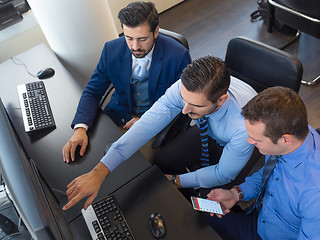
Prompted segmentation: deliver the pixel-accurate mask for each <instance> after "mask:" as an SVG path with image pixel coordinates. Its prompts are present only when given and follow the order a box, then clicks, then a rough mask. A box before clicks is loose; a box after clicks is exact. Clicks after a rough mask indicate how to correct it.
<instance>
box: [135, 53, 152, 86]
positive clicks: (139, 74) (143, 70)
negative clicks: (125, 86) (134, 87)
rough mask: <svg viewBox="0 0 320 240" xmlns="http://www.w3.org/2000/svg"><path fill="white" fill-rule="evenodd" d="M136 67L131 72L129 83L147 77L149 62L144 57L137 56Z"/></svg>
mask: <svg viewBox="0 0 320 240" xmlns="http://www.w3.org/2000/svg"><path fill="white" fill-rule="evenodd" d="M137 62H138V67H137V68H136V69H135V70H134V71H133V73H132V79H131V83H137V82H141V81H143V80H145V79H146V78H147V75H148V74H147V64H148V62H149V60H148V59H146V58H137Z"/></svg>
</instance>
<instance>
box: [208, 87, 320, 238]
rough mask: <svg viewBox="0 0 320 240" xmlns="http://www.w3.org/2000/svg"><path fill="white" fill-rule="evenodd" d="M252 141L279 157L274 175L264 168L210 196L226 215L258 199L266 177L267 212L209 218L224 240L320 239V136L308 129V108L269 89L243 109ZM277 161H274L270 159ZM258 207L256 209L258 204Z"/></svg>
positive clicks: (264, 208) (296, 98)
mask: <svg viewBox="0 0 320 240" xmlns="http://www.w3.org/2000/svg"><path fill="white" fill-rule="evenodd" d="M242 114H243V116H244V117H245V124H246V128H247V131H248V135H249V137H248V142H249V143H251V144H254V145H255V146H256V147H257V148H258V149H259V151H260V152H261V153H262V154H264V155H266V159H269V156H270V155H272V156H275V155H276V156H277V157H278V160H277V161H275V165H274V168H273V170H272V168H270V169H271V170H272V171H270V173H271V174H269V175H268V176H267V174H266V171H264V168H266V169H267V166H270V164H269V163H268V162H269V161H270V160H267V161H266V165H265V167H263V168H262V169H261V170H259V171H258V172H256V173H254V174H253V175H252V176H250V177H248V178H246V180H245V182H244V183H242V184H240V185H239V186H235V187H234V188H232V189H231V190H223V189H215V190H212V191H211V192H210V193H209V194H208V198H209V199H211V200H215V201H219V202H221V204H222V206H223V207H224V209H225V213H229V212H230V208H231V207H232V206H233V205H234V204H235V203H236V202H237V201H239V200H241V199H243V200H245V201H247V200H250V199H253V198H257V196H258V194H259V192H260V189H261V188H262V187H261V186H262V179H263V178H266V179H267V180H266V184H265V185H264V186H265V192H262V196H264V199H263V203H262V208H261V210H260V212H259V209H260V204H258V205H257V206H258V207H257V208H256V210H254V211H253V212H251V213H250V214H245V213H229V214H227V215H226V216H223V217H222V218H221V216H219V217H220V218H221V219H220V218H217V217H208V219H209V222H210V223H211V225H212V226H213V227H214V229H215V230H216V231H217V232H218V233H219V234H220V235H221V237H222V238H223V239H237V240H238V239H245V240H250V239H260V238H262V239H319V237H320V228H319V226H320V201H319V199H320V135H319V134H318V133H317V131H315V130H314V129H313V128H312V127H310V126H308V122H307V111H306V108H305V106H304V104H303V102H302V100H301V99H300V97H299V96H298V94H297V93H295V92H294V91H292V90H291V89H289V88H284V87H274V88H269V89H266V90H264V91H263V92H261V93H259V94H258V95H257V96H256V97H254V98H253V99H252V100H250V101H249V102H248V104H247V105H246V106H245V107H244V108H243V110H242ZM270 159H271V158H270ZM254 206H255V205H254Z"/></svg>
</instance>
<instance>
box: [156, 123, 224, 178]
mask: <svg viewBox="0 0 320 240" xmlns="http://www.w3.org/2000/svg"><path fill="white" fill-rule="evenodd" d="M222 149H223V147H221V146H220V145H218V144H217V143H216V142H215V141H214V140H213V139H212V138H210V137H209V158H210V164H211V165H212V164H217V163H218V162H219V159H220V156H221V154H222ZM200 155H201V141H200V131H199V128H198V126H197V125H194V126H192V127H190V128H188V129H187V130H186V131H185V132H183V133H181V134H180V135H178V136H176V137H175V138H174V139H172V140H171V141H170V142H169V143H167V144H166V145H165V146H164V147H162V148H161V149H160V150H159V151H158V152H157V153H156V155H155V160H154V163H155V164H156V165H157V166H158V167H159V168H160V169H161V170H162V171H163V172H164V173H166V174H182V173H186V172H187V171H188V170H190V171H195V170H197V169H199V168H201V167H202V166H201V162H200ZM187 169H188V170H187Z"/></svg>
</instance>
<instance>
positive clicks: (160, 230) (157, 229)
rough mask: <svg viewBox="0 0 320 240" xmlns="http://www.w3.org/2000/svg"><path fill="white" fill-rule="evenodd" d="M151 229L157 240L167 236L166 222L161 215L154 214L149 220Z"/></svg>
mask: <svg viewBox="0 0 320 240" xmlns="http://www.w3.org/2000/svg"><path fill="white" fill-rule="evenodd" d="M149 223H150V228H151V232H152V234H153V236H154V237H155V238H162V237H163V236H164V235H165V234H166V227H165V225H164V221H163V219H162V217H161V215H160V214H159V213H152V214H151V215H150V219H149Z"/></svg>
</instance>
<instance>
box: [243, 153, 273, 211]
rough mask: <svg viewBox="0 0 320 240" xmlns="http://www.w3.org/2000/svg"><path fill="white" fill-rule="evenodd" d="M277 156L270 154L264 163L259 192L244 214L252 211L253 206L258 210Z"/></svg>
mask: <svg viewBox="0 0 320 240" xmlns="http://www.w3.org/2000/svg"><path fill="white" fill-rule="evenodd" d="M278 158H279V156H275V155H271V156H270V157H269V158H268V160H267V162H266V164H265V165H264V169H263V173H262V179H261V188H260V192H259V194H258V197H257V199H256V201H255V202H254V204H252V205H251V206H250V207H248V209H247V210H246V214H249V213H251V212H253V210H254V209H255V208H257V210H258V212H260V210H261V206H262V204H261V200H262V198H263V196H264V192H265V190H266V183H267V180H268V179H269V176H270V175H271V173H272V171H273V169H274V167H275V166H276V163H277V162H278Z"/></svg>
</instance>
